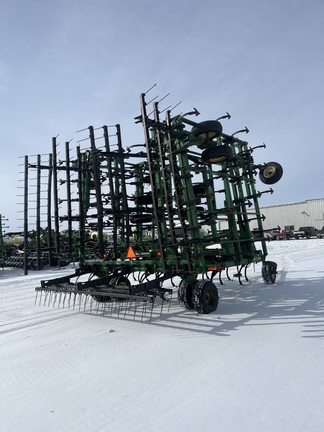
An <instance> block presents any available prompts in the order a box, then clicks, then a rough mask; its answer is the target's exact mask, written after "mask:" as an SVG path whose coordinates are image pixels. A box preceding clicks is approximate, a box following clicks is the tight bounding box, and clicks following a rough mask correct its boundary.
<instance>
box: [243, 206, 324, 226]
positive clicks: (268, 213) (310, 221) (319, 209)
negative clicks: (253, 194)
mask: <svg viewBox="0 0 324 432" xmlns="http://www.w3.org/2000/svg"><path fill="white" fill-rule="evenodd" d="M260 204H261V203H260ZM260 212H261V214H263V215H264V216H265V217H266V219H265V220H264V222H263V227H264V229H270V228H275V227H277V226H278V225H279V226H280V227H281V229H283V228H284V227H285V226H287V225H294V227H295V229H296V230H297V229H298V228H299V227H301V226H314V227H315V228H318V229H321V228H322V227H323V226H324V198H321V199H313V200H307V201H302V202H297V203H292V204H281V205H276V206H271V207H260ZM256 226H257V225H256V223H254V221H253V222H251V227H252V228H256Z"/></svg>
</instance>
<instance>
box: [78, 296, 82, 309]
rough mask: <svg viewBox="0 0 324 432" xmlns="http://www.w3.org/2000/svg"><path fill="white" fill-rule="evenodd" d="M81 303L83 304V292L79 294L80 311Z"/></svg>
mask: <svg viewBox="0 0 324 432" xmlns="http://www.w3.org/2000/svg"><path fill="white" fill-rule="evenodd" d="M81 304H82V294H79V312H80V310H81Z"/></svg>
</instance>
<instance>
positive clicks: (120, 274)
mask: <svg viewBox="0 0 324 432" xmlns="http://www.w3.org/2000/svg"><path fill="white" fill-rule="evenodd" d="M145 96H146V94H144V93H143V94H142V95H141V97H140V103H141V114H140V115H139V116H138V117H136V118H135V121H136V123H141V124H142V126H143V130H144V144H143V145H139V144H136V145H131V146H129V147H127V148H124V147H123V146H122V141H121V131H120V126H119V125H116V126H109V127H108V126H103V127H102V128H99V129H96V130H95V129H94V128H93V127H92V126H90V127H89V128H87V131H88V133H89V136H88V140H89V147H88V148H87V149H86V150H85V151H81V149H80V148H79V147H78V148H77V157H76V159H75V160H73V161H71V160H70V159H67V160H66V161H65V172H70V171H74V172H75V173H76V174H77V182H76V183H77V186H78V200H77V201H78V214H77V215H72V214H71V213H70V214H69V215H68V216H66V217H63V218H61V220H65V221H67V222H71V221H72V220H73V221H78V223H79V229H78V233H79V234H78V242H77V243H78V253H79V265H78V268H77V269H76V270H75V272H74V273H72V274H70V275H67V276H65V277H61V278H56V279H52V280H43V281H42V282H41V286H40V287H37V288H36V293H37V295H38V297H37V301H38V302H39V303H42V302H43V303H44V304H47V303H50V302H54V303H57V304H58V305H65V304H68V305H69V307H71V306H72V305H73V306H76V305H78V307H79V308H80V309H81V308H83V309H85V308H86V305H87V301H88V300H90V301H89V303H88V304H91V308H92V305H93V303H95V305H96V309H97V311H98V310H103V311H108V310H109V311H113V310H114V311H117V313H118V314H123V313H124V314H126V313H127V314H128V313H134V316H136V314H139V315H140V316H141V317H143V314H144V313H146V312H147V310H150V311H152V308H148V307H147V306H148V305H152V307H153V305H154V304H155V302H156V299H159V302H160V303H161V308H162V307H163V305H164V303H165V302H167V303H170V300H171V296H172V293H173V291H174V289H173V288H174V286H175V284H177V285H178V290H177V293H178V301H179V303H180V305H182V306H183V307H184V308H186V309H188V310H195V311H196V312H198V313H199V314H208V313H211V312H214V311H215V310H216V308H217V306H218V299H219V298H218V289H217V287H216V284H215V282H214V281H215V279H216V278H217V279H218V281H219V284H223V275H224V274H225V277H226V278H228V279H229V278H230V276H229V269H230V268H234V269H235V276H236V277H237V278H238V281H239V283H240V284H242V283H243V282H242V280H243V279H245V280H248V278H247V268H248V267H249V266H250V265H251V264H252V263H258V262H261V263H262V277H263V279H264V282H265V283H266V284H273V283H274V282H275V280H276V268H277V265H276V263H274V262H272V261H268V260H267V246H266V241H267V237H266V236H265V234H264V231H263V225H262V222H263V219H264V216H263V215H262V214H260V209H259V204H258V200H259V198H260V197H261V196H262V195H263V194H265V193H272V192H273V190H272V189H271V188H269V189H266V190H263V191H257V190H256V176H257V174H259V179H260V180H261V182H262V183H264V184H266V185H272V184H274V183H276V182H277V181H279V180H280V178H281V176H282V173H283V170H282V167H281V165H280V164H278V163H276V162H270V163H262V164H256V163H255V162H254V158H253V153H254V151H255V150H256V149H259V148H264V147H265V145H260V146H256V147H250V146H249V145H248V143H247V142H246V141H244V140H241V139H239V138H238V136H237V135H238V134H239V133H246V132H248V130H247V129H246V128H245V129H243V130H240V131H238V132H235V133H232V134H230V135H229V134H225V133H224V132H223V127H222V124H221V123H220V120H222V119H226V118H230V115H229V114H228V113H227V114H226V115H225V116H222V117H220V118H218V119H217V120H207V121H203V122H196V121H193V120H192V119H193V116H197V115H198V114H199V112H198V111H197V110H196V109H193V110H192V111H190V112H188V113H186V114H180V115H175V116H172V110H166V115H165V118H164V119H162V118H161V111H160V108H159V103H158V102H153V104H152V106H151V105H150V103H147V102H146V99H145ZM149 106H150V109H148V107H149ZM148 112H149V113H148ZM112 140H114V143H113V144H112V142H111V141H112ZM98 143H100V144H101V146H100V147H99V146H98ZM63 168H64V163H62V165H61V169H63ZM67 200H69V197H67ZM252 220H254V221H255V220H256V221H257V225H258V228H257V230H258V233H259V235H258V238H257V239H254V237H253V236H252V232H251V228H250V221H252ZM89 228H91V230H92V231H93V232H95V233H96V235H95V245H96V247H95V248H93V249H92V256H90V255H89V254H88V253H87V251H86V236H87V234H86V233H87V230H89ZM257 246H258V247H257ZM166 281H168V282H169V283H168V286H167V287H164V286H165V285H166V284H165V282H166ZM170 282H171V284H170ZM170 287H172V288H170ZM66 299H68V300H66ZM139 305H141V307H139Z"/></svg>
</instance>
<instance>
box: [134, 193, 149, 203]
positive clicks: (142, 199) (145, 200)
mask: <svg viewBox="0 0 324 432" xmlns="http://www.w3.org/2000/svg"><path fill="white" fill-rule="evenodd" d="M135 203H136V204H137V205H147V204H152V203H153V197H152V193H151V192H148V193H145V194H143V195H139V196H137V197H135Z"/></svg>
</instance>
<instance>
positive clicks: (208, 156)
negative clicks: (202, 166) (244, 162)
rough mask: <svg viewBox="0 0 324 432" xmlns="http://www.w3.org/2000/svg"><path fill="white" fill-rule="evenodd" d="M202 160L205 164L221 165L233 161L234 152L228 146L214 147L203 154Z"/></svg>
mask: <svg viewBox="0 0 324 432" xmlns="http://www.w3.org/2000/svg"><path fill="white" fill-rule="evenodd" d="M201 159H202V161H203V162H208V163H215V164H219V163H223V162H227V161H230V160H231V159H233V152H232V149H231V147H230V146H227V145H222V146H213V147H209V148H207V149H205V150H204V151H203V152H202V153H201Z"/></svg>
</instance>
